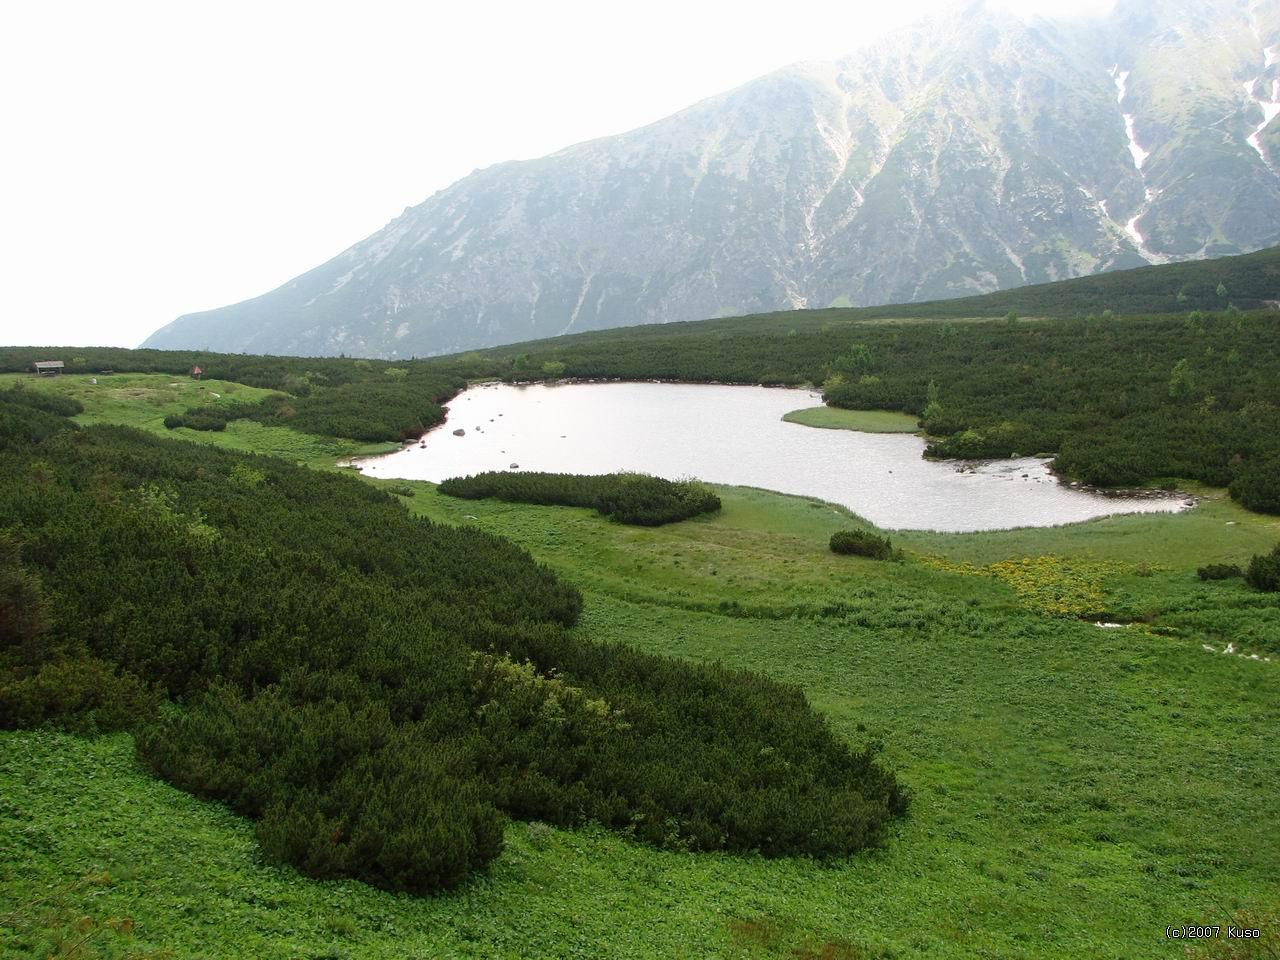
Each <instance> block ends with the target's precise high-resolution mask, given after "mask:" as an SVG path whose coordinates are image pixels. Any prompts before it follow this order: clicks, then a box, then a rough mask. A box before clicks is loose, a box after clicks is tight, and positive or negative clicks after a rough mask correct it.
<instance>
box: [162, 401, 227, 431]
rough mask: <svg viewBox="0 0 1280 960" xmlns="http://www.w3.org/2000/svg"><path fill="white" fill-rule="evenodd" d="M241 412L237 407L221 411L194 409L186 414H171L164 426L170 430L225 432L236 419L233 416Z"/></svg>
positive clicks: (207, 408)
mask: <svg viewBox="0 0 1280 960" xmlns="http://www.w3.org/2000/svg"><path fill="white" fill-rule="evenodd" d="M236 412H239V411H238V409H237V408H236V407H232V408H228V409H226V410H219V409H215V408H210V407H193V408H192V409H190V410H188V411H187V412H186V413H171V414H169V416H167V417H165V418H164V425H165V427H166V428H167V429H169V430H176V429H177V428H178V427H186V428H188V429H189V430H211V431H218V430H225V429H227V423H228V422H229V421H231V420H233V419H236V418H235V417H234V416H232V414H234V413H236Z"/></svg>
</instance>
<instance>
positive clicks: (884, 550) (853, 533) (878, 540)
mask: <svg viewBox="0 0 1280 960" xmlns="http://www.w3.org/2000/svg"><path fill="white" fill-rule="evenodd" d="M831 552H832V553H844V554H855V555H857V556H860V557H870V558H871V559H873V560H892V559H893V557H894V552H893V544H892V543H891V542H890V541H889V538H888V537H881V536H878V535H876V534H874V533H872V532H871V531H870V530H837V531H836V532H835V533H833V534H832V535H831Z"/></svg>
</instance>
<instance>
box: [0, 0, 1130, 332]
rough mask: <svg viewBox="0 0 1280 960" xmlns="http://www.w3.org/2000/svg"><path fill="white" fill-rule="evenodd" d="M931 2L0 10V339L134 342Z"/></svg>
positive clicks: (861, 38) (881, 28)
mask: <svg viewBox="0 0 1280 960" xmlns="http://www.w3.org/2000/svg"><path fill="white" fill-rule="evenodd" d="M944 5H946V4H945V3H944V2H942V0H907V2H904V3H899V4H883V3H877V4H867V3H850V2H844V3H830V2H808V0H793V2H790V3H786V4H776V3H774V4H767V5H766V4H750V3H741V2H738V3H727V2H719V0H717V2H710V3H674V2H669V0H660V2H652V3H649V4H646V5H639V4H637V5H630V6H628V7H627V8H625V9H623V8H622V7H620V6H614V5H610V4H600V3H586V2H547V3H542V4H528V3H522V4H506V3H474V4H470V5H467V4H448V5H445V4H426V3H409V2H377V0H371V2H368V3H360V4H357V3H345V4H344V3H331V2H319V3H271V2H261V3H243V2H226V3H221V2H220V3H206V4H199V5H198V4H192V3H171V2H170V3H139V2H119V3H111V4H103V3H91V2H80V3H70V2H58V0H53V2H25V3H10V4H6V5H5V7H4V9H3V11H2V12H0V85H2V87H3V89H4V91H5V93H4V97H3V100H0V135H2V136H3V141H4V144H5V148H4V151H3V154H0V218H2V221H0V222H2V223H3V232H2V233H0V237H2V239H0V265H2V269H3V280H2V283H3V296H2V298H0V303H2V304H3V305H2V306H0V311H2V312H0V343H8V344H83V345H89V344H106V345H120V346H134V345H136V344H137V343H138V342H139V341H141V340H142V339H143V338H144V337H146V336H147V335H148V334H150V333H151V332H152V331H153V330H155V329H156V328H158V327H160V326H162V325H163V324H165V323H167V322H169V321H170V320H172V319H173V318H174V317H176V316H177V315H179V314H181V313H188V312H191V311H195V310H202V309H209V308H213V307H218V306H222V305H224V304H227V303H230V302H233V301H237V300H243V299H246V298H248V297H253V296H256V295H258V294H260V293H264V292H266V291H267V290H269V289H271V288H273V287H275V286H278V285H279V284H281V283H283V282H285V281H286V280H288V279H290V278H291V277H293V276H295V275H297V274H299V273H301V272H303V271H305V270H307V269H310V268H311V267H313V266H315V265H317V264H319V263H320V262H322V261H324V260H326V259H328V258H329V257H331V256H333V255H335V254H337V253H339V252H340V251H341V250H343V249H344V248H345V247H347V246H349V245H350V244H351V243H353V242H355V241H356V240H359V239H361V238H362V237H364V236H366V235H368V234H370V233H372V232H373V231H375V230H377V229H378V228H379V227H381V226H382V225H383V224H384V223H386V222H387V221H388V220H390V219H391V218H392V217H394V216H396V215H397V214H399V212H400V211H401V210H402V209H403V208H404V207H405V206H407V205H411V204H416V203H419V202H421V201H422V200H424V199H426V197H428V196H429V195H430V194H431V193H433V192H434V191H436V190H439V189H441V188H443V187H445V186H447V185H449V184H450V183H452V182H453V181H455V180H457V179H458V178H460V177H462V176H465V175H466V174H467V173H469V172H470V171H471V170H473V169H475V168H476V167H482V166H487V165H489V164H492V163H497V162H499V161H502V160H510V159H522V158H528V157H536V156H540V155H542V154H545V153H550V152H552V151H554V150H557V149H559V148H561V147H564V146H567V145H569V144H571V143H576V142H579V141H582V140H586V139H590V138H593V137H598V136H605V135H608V134H612V133H618V132H621V131H623V130H627V129H631V128H633V127H636V126H639V125H642V124H644V123H649V122H651V121H653V120H657V119H659V118H661V117H663V116H665V115H667V114H669V113H672V112H674V111H675V110H678V109H680V108H682V107H684V106H687V105H688V104H690V103H693V102H695V101H697V100H699V99H702V98H703V97H707V96H711V95H712V94H715V93H718V92H720V91H722V90H725V89H728V88H730V87H733V86H736V85H737V84H740V83H743V82H745V81H747V80H750V79H752V78H753V77H756V76H759V75H761V74H763V73H767V72H769V71H770V70H772V69H775V68H777V67H780V66H782V65H784V64H787V63H790V62H793V61H796V60H805V59H831V58H835V57H838V56H841V55H843V54H845V53H849V52H852V51H853V50H856V49H857V48H858V47H860V46H862V45H864V44H866V43H867V42H869V41H871V40H873V39H874V38H875V37H876V36H878V35H880V34H882V33H884V32H885V31H886V30H889V29H892V28H894V27H896V26H900V25H903V24H905V23H908V22H910V21H911V20H914V19H916V18H917V17H919V16H921V15H923V14H925V13H927V12H928V11H930V10H933V9H936V8H939V7H942V6H944ZM1002 5H1004V6H1007V7H1010V8H1012V9H1014V10H1015V11H1016V12H1020V13H1046V14H1053V13H1055V12H1059V11H1067V12H1071V13H1075V12H1079V11H1080V10H1082V9H1089V10H1097V9H1103V8H1105V7H1107V6H1109V3H1108V2H1105V0H1103V2H1086V3H1083V4H1082V3H1079V2H1077V3H1063V2H1061V0H1059V2H1056V3H1051V2H1047V0H1045V2H1035V0H1010V2H1005V3H1003V4H1002Z"/></svg>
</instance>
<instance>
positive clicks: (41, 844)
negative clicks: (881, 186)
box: [0, 376, 1280, 960]
mask: <svg viewBox="0 0 1280 960" xmlns="http://www.w3.org/2000/svg"><path fill="white" fill-rule="evenodd" d="M4 379H5V380H8V379H10V378H4ZM85 379H86V380H87V378H85ZM119 379H120V380H121V381H127V382H121V383H120V384H118V385H117V384H113V385H112V386H111V388H110V389H109V390H103V391H96V390H92V389H90V387H92V386H94V385H92V384H85V383H79V382H77V381H78V380H80V378H75V377H65V378H62V379H60V380H58V381H46V382H42V383H34V382H32V381H31V380H30V378H27V382H28V385H29V386H30V388H32V389H51V390H64V391H68V392H73V395H75V396H77V398H78V399H81V401H82V402H83V403H84V404H85V408H86V409H85V413H84V414H82V415H81V416H82V419H83V420H84V421H85V422H104V421H105V422H118V423H127V424H129V425H132V426H136V427H139V428H141V429H145V430H151V431H154V432H157V433H161V434H165V435H173V434H175V433H176V434H179V435H183V436H186V437H187V438H188V439H190V440H195V441H199V442H211V443H216V444H218V445H222V446H231V447H233V448H234V449H240V450H246V451H251V452H257V453H270V454H275V455H281V456H285V457H288V458H290V459H292V460H297V461H302V462H305V463H308V464H310V465H315V466H317V467H320V466H332V464H333V463H334V461H335V460H336V459H337V458H338V457H344V456H349V455H351V454H352V453H354V452H356V451H355V449H354V448H352V447H347V448H344V449H340V450H339V449H337V447H341V446H342V445H341V442H336V441H335V444H336V445H337V446H336V447H332V448H331V447H328V446H323V445H324V444H328V441H323V440H320V439H319V438H315V437H309V436H303V435H301V434H297V433H294V432H293V431H291V430H289V429H287V428H283V427H263V426H260V425H257V424H253V423H248V422H245V421H233V422H232V424H231V425H229V427H228V429H227V431H226V432H225V433H196V432H194V431H185V430H180V431H166V430H165V429H164V427H163V426H162V424H161V421H162V419H163V417H164V416H165V415H166V414H167V413H169V412H174V411H175V410H177V411H179V412H180V410H181V409H183V408H185V407H186V406H190V405H192V404H193V403H194V402H195V401H193V400H192V399H191V397H190V396H188V394H190V393H192V391H200V390H201V385H196V384H194V383H187V382H179V384H178V386H176V387H174V386H170V385H171V384H173V383H174V379H172V378H168V377H164V376H160V377H133V376H130V377H127V378H126V377H121V378H119ZM3 385H7V383H5V384H0V386H3ZM99 385H102V384H101V381H100V384H99ZM233 387H235V385H234V384H230V385H229V384H218V385H215V382H214V381H206V382H205V383H204V384H203V388H204V390H205V391H213V392H217V393H220V394H223V395H224V396H227V397H233V396H239V397H244V398H249V397H251V396H253V394H252V393H249V392H248V391H249V390H250V388H248V387H239V388H238V391H237V390H235V389H232V388H233ZM170 391H173V392H172V393H170ZM199 402H201V403H203V402H205V400H204V397H201V398H200V400H199ZM833 412H835V413H840V414H843V413H847V412H848V411H833ZM242 428H243V429H242ZM248 428H252V430H249V429H248ZM368 482H370V483H379V484H381V485H386V486H391V487H393V488H395V489H397V490H401V491H410V490H411V491H412V492H413V496H411V497H410V496H404V495H403V494H401V500H402V502H403V503H404V505H405V507H406V509H408V510H410V511H413V512H414V513H417V514H420V515H423V516H426V517H429V518H431V519H433V520H437V521H440V522H444V523H450V524H473V525H475V526H478V527H480V528H482V529H484V530H487V531H490V532H493V533H498V534H501V535H502V536H505V537H508V538H510V539H512V540H513V541H515V542H516V543H518V544H519V545H521V546H523V547H524V548H526V549H527V550H529V552H530V553H532V554H533V556H534V557H535V558H536V559H538V560H540V561H542V562H544V563H546V564H547V565H548V566H550V567H551V568H552V569H553V570H554V571H555V572H556V573H557V574H558V575H560V576H562V577H563V578H564V579H566V580H568V581H569V582H571V583H573V584H575V585H577V586H578V587H579V588H580V589H581V590H582V593H583V595H584V598H585V611H584V615H583V618H582V622H581V624H580V625H579V626H578V627H577V628H575V629H577V630H578V631H580V632H581V633H583V634H584V635H585V636H587V637H588V638H591V639H596V640H602V641H614V642H624V643H629V644H632V645H634V646H636V647H638V648H640V649H642V650H645V651H649V652H654V653H661V654H666V655H670V656H676V657H684V658H689V659H693V660H708V661H721V662H724V663H726V664H729V665H732V666H738V667H748V668H750V669H753V670H757V671H761V672H763V673H765V674H767V675H769V676H771V677H773V678H775V679H778V680H782V681H785V682H788V683H792V684H796V685H798V686H799V687H801V688H802V689H803V690H804V691H805V693H806V695H807V696H808V697H809V699H810V701H811V702H812V703H813V704H814V705H815V707H817V708H818V709H819V710H820V711H821V712H822V713H823V714H824V715H825V716H826V717H827V719H828V721H829V723H830V725H831V727H832V728H833V729H834V730H835V731H836V732H837V733H838V734H839V735H840V736H842V737H844V738H846V739H847V740H849V741H850V742H851V743H854V744H857V745H864V744H868V743H872V744H875V745H876V746H877V748H878V749H880V751H881V757H882V759H883V762H884V763H885V764H886V766H888V767H889V768H890V769H892V770H893V771H894V772H895V773H896V774H897V775H898V777H899V778H900V779H901V781H902V782H903V783H905V784H906V786H907V787H908V788H909V789H910V791H911V794H912V805H911V809H910V812H909V814H908V816H907V817H906V818H905V819H904V820H902V821H900V822H899V823H898V824H897V825H896V826H895V828H894V831H893V835H892V836H891V838H890V840H889V842H888V844H887V845H886V846H885V847H883V848H881V849H878V850H876V851H874V852H871V853H866V854H862V855H859V856H856V857H853V858H850V859H847V860H838V861H829V862H819V861H813V860H808V859H803V858H787V859H780V860H765V859H762V858H758V857H754V856H741V855H728V854H684V853H676V852H670V851H663V850H657V849H653V848H651V847H646V846H642V845H640V844H638V843H635V842H633V841H630V840H627V839H625V838H623V837H620V836H618V835H616V834H614V833H610V832H606V831H604V830H597V829H590V828H587V829H581V830H560V829H554V828H551V827H547V826H545V825H542V824H537V823H533V824H525V823H515V824H512V825H511V826H509V827H508V828H507V831H506V844H505V847H504V850H503V852H502V854H501V856H500V857H499V859H498V860H497V861H496V863H495V865H494V866H493V868H492V869H491V870H490V871H489V872H488V873H487V874H485V875H483V876H482V877H480V878H478V879H474V880H472V881H470V882H468V883H467V884H466V885H465V886H464V887H463V888H462V889H461V890H459V891H457V892H454V893H450V894H446V895H441V896H437V897H431V898H415V897H411V896H405V895H396V894H390V893H385V892H382V891H378V890H375V889H373V888H372V887H368V886H366V885H364V884H361V883H358V882H354V881H341V882H317V881H313V880H309V879H306V878H304V877H302V876H301V875H299V874H297V873H296V872H294V871H293V870H291V869H288V868H279V867H272V866H267V865H264V864H263V863H262V862H261V861H260V859H259V857H258V855H257V853H256V849H255V842H254V839H253V829H252V824H251V823H250V822H248V821H246V820H242V819H239V818H237V817H235V816H232V815H231V814H229V813H228V812H227V811H226V810H225V809H223V808H222V807H220V806H218V805H216V804H212V803H207V802H203V801H200V800H197V799H195V798H193V797H191V796H189V795H188V794H185V793H183V792H181V791H179V790H177V789H175V788H173V787H171V786H169V785H168V784H165V783H163V782H161V781H159V780H156V779H152V778H151V777H149V776H147V775H145V774H144V773H142V772H141V771H140V770H139V769H138V768H137V766H136V765H135V763H134V760H133V745H132V741H131V739H130V738H129V737H128V736H127V735H121V734H117V735H112V736H108V737H99V738H81V737H75V736H70V735H67V734H61V733H56V732H51V731H14V732H5V733H0V957H2V958H6V960H7V958H11V957H12V958H18V957H35V956H39V957H49V956H54V957H59V956H60V957H70V956H75V957H85V958H87V957H183V958H186V957H193V958H194V957H207V958H215V957H217V958H220V957H261V958H275V957H280V958H286V957H290V958H292V957H306V958H365V957H369V958H381V957H386V958H406V957H422V958H428V957H430V958H436V957H474V958H490V957H511V958H518V957H583V958H595V957H636V958H641V957H725V958H741V960H751V958H760V960H763V958H810V960H818V958H829V960H844V958H890V957H893V958H907V957H985V958H994V957H1027V958H1032V957H1045V958H1050V957H1096V958H1116V960H1121V958H1124V960H1128V958H1145V957H1151V958H1171V957H1183V956H1185V955H1186V953H1185V950H1186V948H1187V946H1188V944H1187V943H1185V942H1183V941H1181V940H1171V939H1168V938H1167V937H1166V928H1167V927H1169V926H1170V925H1178V924H1192V923H1222V924H1226V923H1228V922H1230V921H1231V920H1232V918H1233V917H1243V916H1254V915H1260V916H1264V917H1272V918H1274V917H1275V916H1276V914H1277V911H1278V910H1280V818H1277V817H1276V815H1275V814H1276V810H1275V807H1276V798H1277V796H1280V773H1278V772H1277V771H1280V738H1278V737H1277V731H1278V730H1280V597H1278V596H1277V595H1275V594H1271V595H1267V594H1259V593H1254V592H1251V591H1250V590H1248V589H1247V588H1246V587H1245V586H1244V585H1243V584H1242V583H1241V582H1240V581H1239V580H1228V581H1220V582H1209V583H1204V582H1201V581H1200V580H1199V579H1198V578H1197V577H1196V574H1195V569H1196V567H1198V566H1201V565H1203V564H1205V563H1210V562H1235V563H1240V562H1243V561H1247V559H1248V558H1249V556H1251V555H1252V554H1254V553H1258V552H1261V551H1263V550H1267V549H1270V547H1271V546H1272V545H1274V544H1275V543H1276V542H1278V541H1280V518H1275V517H1264V516H1261V515H1258V514H1253V513H1249V512H1248V511H1245V510H1243V509H1242V508H1240V507H1239V506H1238V505H1236V504H1235V503H1233V502H1232V501H1231V500H1230V499H1228V498H1227V497H1226V496H1225V495H1224V494H1223V493H1222V492H1221V491H1217V490H1212V489H1199V490H1197V491H1195V492H1196V493H1197V494H1198V495H1200V497H1201V499H1200V501H1199V503H1198V505H1197V506H1196V507H1195V508H1194V509H1192V510H1190V511H1188V512H1185V513H1182V514H1176V515H1159V514H1146V515H1139V516H1127V517H1113V518H1106V519H1102V520H1096V521H1093V522H1090V523H1085V524H1078V525H1072V526H1065V527H1058V528H1051V529H1026V530H1012V531H1000V532H992V533H981V534H972V533H971V534H934V533H901V534H899V533H890V535H891V536H892V538H893V541H894V546H895V547H900V548H902V549H903V551H904V559H903V561H902V562H901V563H895V562H876V561H872V560H866V559H862V558H856V557H847V556H836V555H834V554H832V553H831V552H830V551H829V550H828V549H827V542H828V539H829V538H830V536H831V534H832V533H833V532H834V531H836V530H838V529H842V528H848V527H865V526H866V524H864V523H862V522H861V521H860V520H859V519H858V518H856V517H853V516H851V515H850V514H849V513H848V512H847V511H845V510H843V509H841V508H839V507H834V506H832V505H831V504H827V503H822V502H819V501H814V500H808V499H804V498H797V497H787V496H782V495H778V494H773V493H769V492H765V491H760V490H753V489H745V488H735V487H720V488H717V489H716V492H717V494H718V495H719V496H720V498H721V500H722V503H723V507H722V509H721V511H720V512H719V513H718V514H714V515H710V516H704V517H699V518H695V519H692V520H688V521H684V522H681V523H676V524H671V525H668V526H664V527H654V528H649V527H628V526H623V525H620V524H616V523H611V522H610V521H608V520H607V519H605V518H603V517H601V516H599V515H598V514H597V513H596V512H595V511H594V510H590V509H585V508H569V507H539V506H530V505H522V504H513V503H502V502H497V501H490V500H481V501H470V500H458V499H453V498H449V497H445V496H442V495H440V494H439V493H438V491H437V490H436V488H435V487H434V486H433V485H431V484H426V483H419V482H405V481H396V482H394V483H393V482H389V481H373V480H370V481H368ZM1097 622H1104V623H1113V624H1119V626H1114V627H1101V626H1098V625H1096V624H1097ZM1228 650H1229V651H1230V652H1227V651H1228ZM1255 658H1256V659H1255ZM1221 946H1222V944H1221V943H1215V944H1195V945H1192V949H1193V953H1192V955H1199V953H1197V952H1196V951H1200V952H1204V953H1205V955H1210V954H1209V953H1208V952H1207V951H1209V950H1210V949H1211V948H1217V947H1221ZM1263 949H1272V950H1273V951H1274V949H1275V946H1274V941H1272V946H1270V947H1269V948H1267V947H1264V948H1263ZM1223 955H1224V956H1225V955H1226V954H1223ZM1256 955H1257V956H1267V955H1268V954H1266V953H1261V952H1260V953H1258V954H1256ZM1270 955H1274V953H1272V954H1270Z"/></svg>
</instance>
